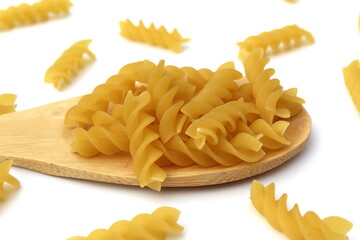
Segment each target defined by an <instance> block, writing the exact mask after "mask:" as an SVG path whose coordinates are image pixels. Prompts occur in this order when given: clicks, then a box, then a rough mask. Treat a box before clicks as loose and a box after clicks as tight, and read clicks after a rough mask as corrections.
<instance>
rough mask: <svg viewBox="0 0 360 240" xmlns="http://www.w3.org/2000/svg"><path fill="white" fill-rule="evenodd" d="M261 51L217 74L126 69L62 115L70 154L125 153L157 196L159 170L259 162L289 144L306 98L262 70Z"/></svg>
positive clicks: (137, 65)
mask: <svg viewBox="0 0 360 240" xmlns="http://www.w3.org/2000/svg"><path fill="white" fill-rule="evenodd" d="M268 62H269V58H268V57H266V56H264V55H263V50H262V49H256V50H255V51H253V52H252V53H251V54H250V55H249V57H248V58H247V60H246V61H245V63H244V68H245V74H246V77H243V75H242V73H241V72H239V71H238V70H236V69H235V67H234V63H232V62H228V63H224V64H223V65H221V66H220V67H219V68H218V69H217V70H216V71H214V72H213V71H211V70H209V69H199V70H196V69H194V68H192V67H182V68H178V67H175V66H171V65H170V66H166V65H165V63H164V61H163V60H161V61H160V62H159V63H158V64H155V63H153V62H151V61H147V60H145V61H139V62H134V63H130V64H128V65H126V66H124V67H123V68H121V69H120V71H119V73H118V74H116V75H114V76H111V77H110V78H109V79H108V80H107V81H106V83H104V84H101V85H99V86H97V87H96V88H95V89H94V90H93V92H92V93H91V94H88V95H85V96H83V97H82V98H81V100H80V101H79V102H78V104H77V105H75V106H73V107H72V108H70V109H69V110H68V111H67V113H66V116H65V126H67V127H75V128H74V129H72V134H73V136H74V139H75V140H74V141H73V142H72V144H71V146H72V150H73V151H74V152H77V153H78V154H80V155H82V156H85V157H91V156H94V155H96V154H98V153H104V154H108V155H112V154H116V153H119V152H129V153H130V155H131V156H132V159H133V161H132V166H133V170H134V173H135V175H136V177H137V179H138V180H139V184H140V186H141V187H144V186H147V187H149V188H152V189H155V190H160V189H161V183H162V182H163V181H164V180H165V179H166V177H167V173H166V171H165V170H164V169H163V167H164V166H167V165H170V164H175V165H178V166H181V167H186V166H190V165H192V164H198V165H200V166H203V167H209V166H214V165H218V164H220V165H223V166H233V165H236V164H238V163H240V162H243V161H246V162H256V161H259V160H260V159H262V158H263V157H264V155H265V154H266V152H267V151H272V150H275V149H279V148H282V147H284V146H287V145H289V144H290V139H288V137H287V136H286V129H287V127H288V126H289V121H287V120H286V119H289V118H290V117H292V116H294V115H296V114H297V113H299V112H300V111H301V110H302V109H303V107H302V104H303V103H304V100H303V99H301V98H300V97H298V96H297V89H295V88H293V89H288V90H284V89H283V87H282V86H281V85H280V81H279V80H278V79H275V78H271V77H272V75H273V74H274V72H275V71H274V69H272V68H267V69H266V68H265V67H266V64H267V63H268Z"/></svg>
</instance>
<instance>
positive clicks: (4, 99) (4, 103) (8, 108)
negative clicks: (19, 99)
mask: <svg viewBox="0 0 360 240" xmlns="http://www.w3.org/2000/svg"><path fill="white" fill-rule="evenodd" d="M15 100H16V95H14V94H10V93H5V94H0V114H4V113H9V112H14V111H15V108H16V104H15Z"/></svg>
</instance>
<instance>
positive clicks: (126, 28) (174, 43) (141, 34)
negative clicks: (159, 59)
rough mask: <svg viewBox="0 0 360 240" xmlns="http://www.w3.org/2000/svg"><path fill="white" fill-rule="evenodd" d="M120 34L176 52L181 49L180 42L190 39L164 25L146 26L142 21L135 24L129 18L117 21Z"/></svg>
mask: <svg viewBox="0 0 360 240" xmlns="http://www.w3.org/2000/svg"><path fill="white" fill-rule="evenodd" d="M119 25H120V29H121V33H120V34H121V35H122V36H123V37H125V38H128V39H130V40H133V41H139V42H146V43H149V44H151V45H154V46H160V47H163V48H168V49H170V50H172V51H174V52H176V53H179V52H180V51H181V44H182V43H185V42H188V41H190V38H183V37H182V36H181V35H180V34H179V32H178V31H177V30H176V29H174V30H173V31H172V32H171V33H170V32H168V31H167V30H166V28H165V27H164V26H160V27H159V28H156V27H155V25H154V24H153V23H151V24H150V26H149V27H148V28H146V27H145V25H144V23H143V22H142V21H140V22H139V26H135V25H134V24H133V23H132V22H131V21H130V20H129V19H127V20H125V21H120V22H119Z"/></svg>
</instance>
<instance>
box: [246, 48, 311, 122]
mask: <svg viewBox="0 0 360 240" xmlns="http://www.w3.org/2000/svg"><path fill="white" fill-rule="evenodd" d="M263 53H264V51H263V50H262V49H261V48H257V49H255V50H254V51H252V52H251V53H250V54H249V56H248V57H247V59H246V60H245V61H244V68H245V73H246V77H247V79H248V81H249V83H248V86H249V87H250V91H252V93H249V94H248V95H252V96H253V98H254V102H255V104H256V107H257V108H258V109H259V112H260V116H261V118H262V119H264V120H266V121H267V122H268V123H272V122H273V121H274V117H281V118H289V117H291V116H292V115H295V114H297V113H298V112H299V111H300V110H301V109H302V104H303V103H304V100H303V99H301V98H299V97H297V96H296V89H294V90H292V91H289V90H287V91H284V90H283V87H282V86H281V85H280V81H279V80H278V79H270V78H271V76H272V75H273V74H274V73H275V70H274V69H272V68H268V69H265V66H266V64H267V63H268V62H269V58H268V57H266V56H264V55H263ZM284 98H285V99H286V100H285V101H283V99H284ZM281 102H285V104H278V103H281Z"/></svg>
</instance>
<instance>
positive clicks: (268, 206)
mask: <svg viewBox="0 0 360 240" xmlns="http://www.w3.org/2000/svg"><path fill="white" fill-rule="evenodd" d="M250 199H251V201H252V203H253V205H254V207H255V208H256V210H257V211H258V212H259V213H260V214H261V215H263V216H264V217H265V218H266V219H267V221H268V222H269V224H270V225H271V226H272V227H273V228H275V229H277V230H278V231H280V232H282V233H284V234H285V235H286V236H287V237H288V238H289V239H292V240H297V239H304V240H312V239H324V240H332V239H339V240H340V239H343V240H346V239H347V237H346V234H347V232H348V231H350V229H351V228H352V223H351V222H349V221H348V220H346V219H344V218H341V217H335V216H332V217H327V218H324V219H320V217H319V216H318V215H317V214H316V213H315V212H313V211H308V212H306V213H305V214H304V215H301V213H300V210H299V206H298V205H297V204H295V205H294V207H293V208H292V209H290V210H288V207H287V194H283V195H282V196H281V197H280V198H279V199H278V200H276V198H275V184H274V183H271V184H269V185H268V186H266V187H265V186H264V185H263V184H262V183H261V182H259V181H253V183H252V185H251V193H250Z"/></svg>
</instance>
